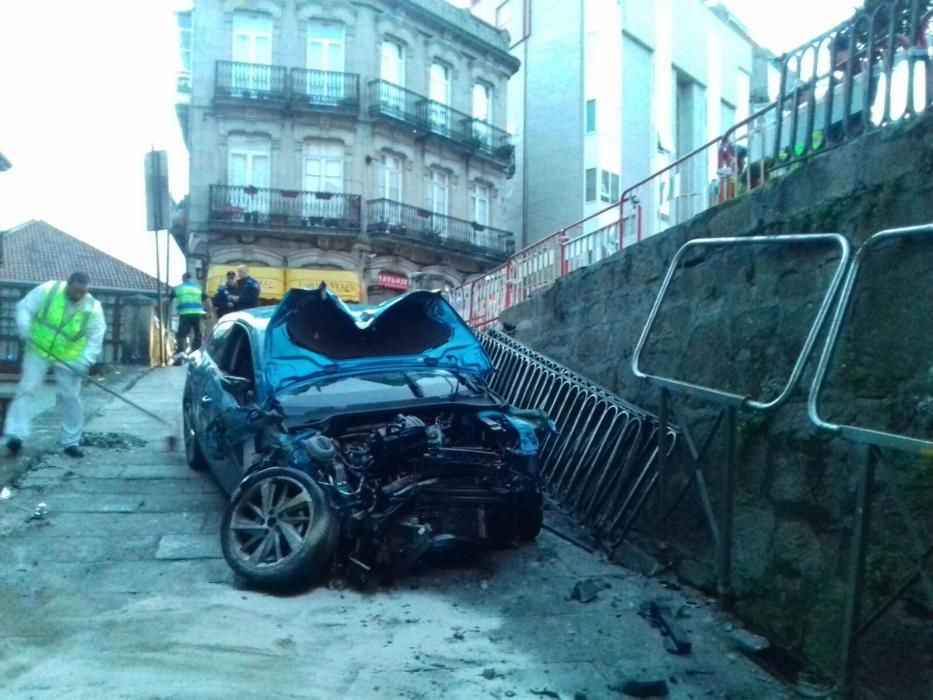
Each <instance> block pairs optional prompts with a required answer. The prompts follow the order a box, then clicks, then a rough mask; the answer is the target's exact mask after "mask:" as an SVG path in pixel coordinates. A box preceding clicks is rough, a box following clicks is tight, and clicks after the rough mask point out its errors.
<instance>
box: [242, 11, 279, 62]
mask: <svg viewBox="0 0 933 700" xmlns="http://www.w3.org/2000/svg"><path fill="white" fill-rule="evenodd" d="M233 60H234V61H238V62H240V63H257V64H260V65H264V66H268V65H269V64H271V63H272V17H270V16H269V15H264V14H260V13H256V12H234V13H233Z"/></svg>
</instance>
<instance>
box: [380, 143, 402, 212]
mask: <svg viewBox="0 0 933 700" xmlns="http://www.w3.org/2000/svg"><path fill="white" fill-rule="evenodd" d="M382 196H383V198H384V199H390V200H392V201H393V202H401V201H402V159H401V158H399V157H398V156H392V155H389V154H386V155H384V156H382Z"/></svg>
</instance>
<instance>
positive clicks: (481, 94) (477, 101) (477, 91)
mask: <svg viewBox="0 0 933 700" xmlns="http://www.w3.org/2000/svg"><path fill="white" fill-rule="evenodd" d="M473 118H474V119H478V120H479V121H482V122H491V121H492V89H491V88H490V87H489V86H488V85H486V83H474V84H473Z"/></svg>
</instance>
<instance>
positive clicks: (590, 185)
mask: <svg viewBox="0 0 933 700" xmlns="http://www.w3.org/2000/svg"><path fill="white" fill-rule="evenodd" d="M586 201H587V202H595V201H596V168H587V169H586Z"/></svg>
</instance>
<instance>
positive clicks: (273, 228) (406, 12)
mask: <svg viewBox="0 0 933 700" xmlns="http://www.w3.org/2000/svg"><path fill="white" fill-rule="evenodd" d="M179 27H180V29H181V31H182V51H183V54H184V55H183V73H182V75H181V76H180V77H179V82H178V87H179V99H178V115H179V120H180V122H181V126H182V130H183V133H184V137H185V142H186V145H187V147H188V150H189V154H190V194H189V197H188V199H187V201H186V202H185V203H184V204H183V212H182V216H179V217H178V218H177V225H176V226H175V228H174V230H173V233H174V235H175V238H176V240H177V241H178V242H179V245H180V246H181V247H182V249H183V251H184V252H185V254H186V255H187V257H188V264H189V267H190V268H191V269H192V270H193V271H194V272H195V274H196V275H197V276H198V277H199V278H200V279H202V280H203V281H205V283H206V285H207V288H208V290H210V289H212V288H213V287H214V286H215V285H216V283H217V280H218V278H219V277H220V276H221V275H222V273H223V272H224V271H225V270H227V269H230V267H231V266H234V265H236V264H239V263H248V264H250V265H251V266H252V267H253V269H254V272H258V274H256V275H255V276H256V277H257V279H259V280H260V282H261V283H262V285H263V290H264V297H265V298H266V299H268V300H274V299H275V298H277V297H278V296H280V295H281V294H282V293H283V292H284V290H285V289H287V288H289V287H292V286H312V285H314V286H316V285H317V283H319V282H320V281H321V280H323V281H326V282H329V283H332V286H335V287H336V288H337V289H338V291H339V292H340V293H341V294H342V295H343V296H344V298H345V299H346V300H348V301H368V302H370V303H372V302H377V301H380V300H382V299H384V298H387V297H389V296H392V295H394V294H396V293H398V292H399V291H402V290H404V289H405V288H407V287H408V286H409V285H414V286H428V287H432V288H445V287H448V286H457V285H459V284H462V283H463V282H464V281H466V280H468V279H469V278H471V277H472V276H474V275H476V274H479V273H481V272H483V271H485V270H487V269H489V268H491V267H494V266H496V265H498V264H500V263H501V262H502V261H504V260H505V259H506V258H507V257H508V255H509V254H510V253H511V252H512V251H513V250H514V249H515V247H516V241H515V239H514V237H513V234H512V233H511V232H509V231H507V230H504V227H503V225H502V224H503V221H504V213H503V212H504V202H503V200H504V197H505V185H506V182H507V180H508V179H509V178H510V177H511V175H512V172H513V171H514V154H513V148H512V144H511V138H510V136H509V135H508V134H507V133H506V132H505V130H504V128H503V127H504V125H505V123H506V104H507V102H506V84H507V81H508V80H509V78H510V77H511V75H513V74H514V73H515V71H516V70H517V69H518V66H519V63H518V60H517V59H515V58H514V57H512V56H511V55H510V54H509V51H508V39H507V34H506V33H505V32H504V31H500V30H497V29H495V28H494V27H492V26H490V25H488V24H486V23H484V22H483V21H481V20H479V19H478V18H476V17H473V16H471V15H470V13H468V12H466V11H464V10H460V9H458V8H455V7H453V6H451V5H449V4H448V3H446V2H444V0H373V1H372V2H366V3H360V2H350V1H349V0H316V1H309V0H196V2H195V3H194V7H193V10H192V11H191V12H190V13H181V14H180V15H179Z"/></svg>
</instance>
